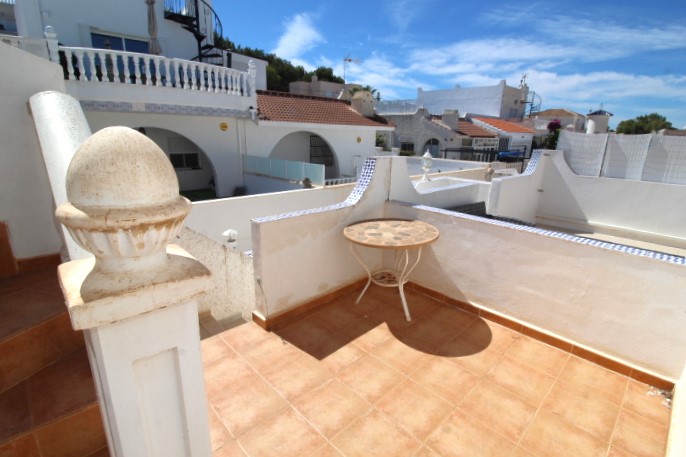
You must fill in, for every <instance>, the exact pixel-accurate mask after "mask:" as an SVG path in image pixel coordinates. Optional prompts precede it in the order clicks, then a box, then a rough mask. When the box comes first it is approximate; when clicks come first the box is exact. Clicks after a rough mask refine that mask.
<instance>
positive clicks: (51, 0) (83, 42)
mask: <svg viewBox="0 0 686 457" xmlns="http://www.w3.org/2000/svg"><path fill="white" fill-rule="evenodd" d="M208 3H210V4H211V3H212V2H211V1H209V2H208ZM16 9H17V10H18V16H19V17H24V19H22V20H19V18H18V21H17V28H18V34H19V35H27V36H32V37H35V38H42V37H43V29H44V28H45V26H48V25H50V26H52V27H53V28H54V29H55V32H56V33H57V39H58V40H59V42H60V43H62V44H63V45H65V46H76V47H91V38H90V34H91V31H93V32H97V33H104V34H108V33H109V34H115V35H125V36H126V37H127V38H134V39H137V40H142V41H147V39H148V38H149V35H148V9H147V5H146V4H145V2H144V1H143V0H118V1H115V2H98V4H97V7H94V5H93V3H92V1H90V0H19V1H18V2H17V4H16ZM155 15H156V16H157V36H158V40H159V42H160V45H161V46H162V55H164V56H167V57H179V58H182V59H191V58H192V57H194V56H195V55H196V54H197V44H196V41H195V38H193V35H192V34H191V33H190V32H188V31H186V30H184V29H182V28H181V24H178V23H176V22H173V21H170V20H167V19H165V18H164V0H157V1H156V2H155Z"/></svg>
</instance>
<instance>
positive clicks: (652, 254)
mask: <svg viewBox="0 0 686 457" xmlns="http://www.w3.org/2000/svg"><path fill="white" fill-rule="evenodd" d="M398 203H400V204H404V205H407V206H411V207H413V208H417V209H421V210H424V211H431V212H434V213H440V214H446V215H449V216H453V217H460V218H464V219H471V220H473V221H479V222H484V223H487V224H493V225H499V226H501V227H508V228H511V229H514V230H521V231H523V232H530V233H535V234H537V235H543V236H549V237H551V238H557V239H562V240H567V241H571V242H573V243H578V244H586V245H589V246H595V247H598V248H601V249H608V250H610V251H618V252H624V253H626V254H631V255H637V256H640V257H648V258H650V259H654V260H659V261H663V262H668V263H673V264H676V265H686V257H682V256H678V255H673V254H665V253H663V252H656V251H649V250H646V249H640V248H636V247H632V246H626V245H623V244H616V243H608V242H607V241H600V240H594V239H592V238H584V237H581V236H576V235H570V234H569V233H562V232H556V231H555V230H545V229H541V228H536V227H529V226H526V225H519V224H514V223H512V222H505V221H499V220H495V219H487V218H484V217H479V216H473V215H471V214H464V213H457V212H455V211H449V210H446V209H441V208H434V207H432V206H425V205H413V204H411V203H402V202H398Z"/></svg>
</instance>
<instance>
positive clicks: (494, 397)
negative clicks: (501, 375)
mask: <svg viewBox="0 0 686 457" xmlns="http://www.w3.org/2000/svg"><path fill="white" fill-rule="evenodd" d="M460 409H461V410H462V411H464V412H466V413H467V414H469V415H470V416H472V417H474V418H476V419H477V420H478V421H479V422H482V423H484V424H488V426H489V427H491V428H492V429H494V430H495V431H496V432H498V433H500V434H501V435H503V436H505V437H506V438H509V439H511V440H512V441H515V442H516V441H518V440H519V438H520V437H521V435H522V433H523V432H524V430H525V429H526V427H527V426H528V425H529V422H531V420H532V419H533V417H534V415H535V413H536V407H534V406H533V405H531V404H529V403H527V402H525V401H524V400H522V399H521V398H519V397H517V396H516V395H514V394H512V393H510V392H508V391H506V390H504V389H502V388H501V387H499V386H497V385H496V384H494V383H492V382H490V381H488V380H485V379H484V380H482V381H481V382H480V383H479V384H478V385H477V386H476V387H475V388H474V389H472V391H471V392H469V395H467V397H466V398H465V399H464V401H463V402H462V403H460Z"/></svg>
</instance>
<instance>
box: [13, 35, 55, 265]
mask: <svg viewBox="0 0 686 457" xmlns="http://www.w3.org/2000/svg"><path fill="white" fill-rule="evenodd" d="M0 61H2V62H5V63H7V62H11V65H9V64H5V65H0V80H2V82H3V83H2V84H1V85H0V99H1V100H2V103H0V114H1V116H0V117H1V118H2V122H0V138H1V139H2V153H1V154H0V220H5V221H7V222H8V225H9V231H10V241H11V244H12V249H13V251H14V256H15V257H17V258H29V257H35V256H40V255H45V254H54V253H57V252H59V251H60V248H61V245H62V242H61V239H60V237H59V235H58V228H57V223H56V222H55V220H54V217H53V212H54V204H53V197H52V192H51V190H50V186H49V183H48V175H47V173H46V169H45V163H44V161H43V156H42V155H41V150H40V145H39V143H38V138H37V136H36V130H35V128H34V125H33V119H32V117H31V114H30V113H29V108H28V101H29V97H31V96H32V95H34V94H35V93H37V92H41V91H45V90H57V91H62V92H64V82H63V80H62V68H61V67H60V66H58V65H56V64H53V63H50V62H48V61H46V60H44V59H41V58H39V57H36V56H33V55H31V54H28V53H26V52H24V51H21V50H19V49H16V48H13V47H11V46H8V45H6V44H3V43H0ZM27 75H30V77H27ZM17 178H19V179H17Z"/></svg>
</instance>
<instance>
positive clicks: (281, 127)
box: [246, 121, 390, 176]
mask: <svg viewBox="0 0 686 457" xmlns="http://www.w3.org/2000/svg"><path fill="white" fill-rule="evenodd" d="M389 128H390V127H386V129H389ZM298 131H304V132H312V133H314V134H315V135H319V136H320V137H322V138H323V139H324V140H325V141H326V142H327V143H328V144H329V146H330V147H331V150H332V152H333V153H334V155H335V157H336V162H337V163H338V172H339V173H340V174H341V175H346V176H354V175H355V156H360V157H362V160H364V159H366V158H367V157H371V156H373V155H374V154H375V152H376V151H375V150H374V144H375V141H376V131H377V129H376V128H374V127H361V126H331V125H328V126H327V125H319V124H290V123H285V122H264V121H261V122H260V123H259V126H258V125H256V124H253V123H251V122H246V138H247V142H248V144H247V148H248V151H250V154H251V155H256V156H261V157H269V156H270V154H271V153H272V151H273V150H274V148H275V147H276V146H277V144H278V143H279V142H280V141H281V139H282V138H283V137H285V136H286V135H288V134H289V133H292V132H298ZM358 138H359V139H360V141H359V142H358V141H357V139H358ZM308 161H309V160H308Z"/></svg>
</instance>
